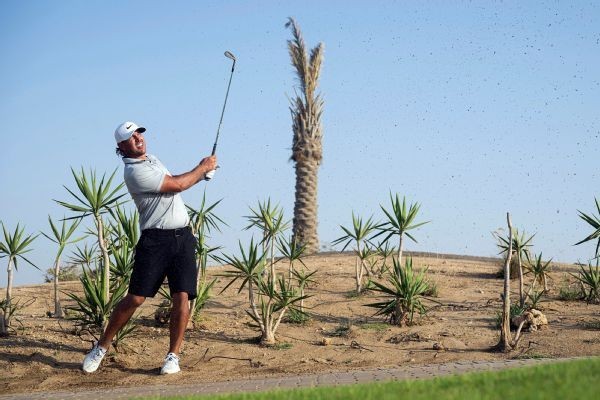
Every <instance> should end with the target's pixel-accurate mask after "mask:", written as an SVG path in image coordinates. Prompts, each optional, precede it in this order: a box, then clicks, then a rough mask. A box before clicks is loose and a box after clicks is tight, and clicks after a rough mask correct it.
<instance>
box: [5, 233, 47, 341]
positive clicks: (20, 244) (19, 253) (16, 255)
mask: <svg viewBox="0 0 600 400" xmlns="http://www.w3.org/2000/svg"><path fill="white" fill-rule="evenodd" d="M1 224H2V232H3V234H4V239H3V240H2V241H1V242H0V258H4V257H7V258H8V265H7V267H6V272H7V283H6V297H5V300H4V306H3V313H2V316H0V335H6V334H8V327H9V326H10V320H11V317H12V316H13V315H14V312H13V311H12V310H11V299H12V286H13V266H14V267H15V270H18V261H19V260H23V261H25V262H26V263H28V264H29V265H31V266H33V267H35V268H37V269H39V268H38V267H37V266H36V265H35V264H34V263H32V262H31V261H29V260H28V259H27V257H25V254H27V253H29V252H30V251H31V250H33V249H31V244H32V243H33V241H34V240H35V238H37V237H38V235H35V236H34V235H28V236H25V228H24V227H21V226H20V225H19V224H17V227H16V228H15V230H14V232H12V233H11V232H10V231H8V230H7V229H6V226H5V225H4V223H1Z"/></svg>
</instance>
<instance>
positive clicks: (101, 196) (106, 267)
mask: <svg viewBox="0 0 600 400" xmlns="http://www.w3.org/2000/svg"><path fill="white" fill-rule="evenodd" d="M116 172H117V170H116V169H115V170H114V171H113V173H112V174H111V175H110V177H109V178H108V179H106V177H105V175H104V174H103V175H102V177H101V178H100V180H98V179H97V177H96V172H95V171H90V172H89V174H87V173H86V172H85V171H84V169H83V168H81V172H79V173H78V172H75V170H74V169H73V168H71V173H72V174H73V178H74V179H75V183H76V185H77V189H78V191H79V193H78V194H76V193H75V192H74V191H72V190H71V189H69V188H68V187H66V186H64V188H65V189H66V190H67V192H69V193H70V194H71V195H72V196H73V197H74V198H75V199H76V200H77V202H78V203H76V204H71V203H67V202H64V201H59V200H55V201H56V202H57V203H58V204H60V205H61V206H63V207H66V208H67V209H69V210H71V211H73V212H75V213H77V214H78V215H77V216H76V217H72V218H73V219H75V218H85V217H87V216H92V217H93V218H94V224H95V228H96V232H95V233H96V237H97V238H98V247H99V248H100V251H101V253H102V269H103V270H102V273H103V274H104V278H103V279H102V282H103V284H104V288H103V290H104V293H103V297H104V298H108V297H109V291H110V286H109V285H110V260H109V245H108V243H107V240H106V239H107V238H106V237H105V229H104V225H105V223H104V221H103V219H102V215H103V214H104V213H106V212H108V211H109V210H110V209H111V208H113V207H116V206H118V204H119V203H118V202H119V200H120V199H121V198H122V197H123V196H125V193H122V194H119V191H120V190H121V189H122V188H123V186H124V185H125V183H121V184H119V185H117V186H116V187H115V188H113V187H112V181H113V178H114V177H115V173H116Z"/></svg>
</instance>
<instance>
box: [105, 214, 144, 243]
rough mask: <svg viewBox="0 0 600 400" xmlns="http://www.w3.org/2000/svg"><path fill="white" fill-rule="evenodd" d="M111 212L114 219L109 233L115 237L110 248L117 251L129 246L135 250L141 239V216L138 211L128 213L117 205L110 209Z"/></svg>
mask: <svg viewBox="0 0 600 400" xmlns="http://www.w3.org/2000/svg"><path fill="white" fill-rule="evenodd" d="M109 212H110V215H111V216H112V219H113V221H111V222H110V224H109V228H110V229H109V231H110V232H112V233H113V235H114V237H113V239H112V241H111V246H110V247H112V249H117V248H119V247H122V246H127V247H129V248H131V249H134V248H135V245H136V244H137V242H138V240H139V238H140V221H139V220H140V215H139V213H138V212H137V210H133V211H131V212H129V213H127V212H126V211H125V210H123V208H122V207H121V206H120V205H117V206H115V207H113V208H109ZM109 250H110V249H109Z"/></svg>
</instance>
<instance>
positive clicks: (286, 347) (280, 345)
mask: <svg viewBox="0 0 600 400" xmlns="http://www.w3.org/2000/svg"><path fill="white" fill-rule="evenodd" d="M269 347H270V348H271V349H273V350H289V349H291V348H292V347H294V345H293V344H292V343H288V342H280V343H275V344H274V345H272V346H269Z"/></svg>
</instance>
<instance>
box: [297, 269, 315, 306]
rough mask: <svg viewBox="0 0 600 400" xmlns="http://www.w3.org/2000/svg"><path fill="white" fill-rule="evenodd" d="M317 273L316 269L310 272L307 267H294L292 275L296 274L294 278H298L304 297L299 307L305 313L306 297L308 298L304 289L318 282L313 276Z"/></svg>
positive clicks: (301, 293) (301, 294) (299, 288)
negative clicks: (299, 268)
mask: <svg viewBox="0 0 600 400" xmlns="http://www.w3.org/2000/svg"><path fill="white" fill-rule="evenodd" d="M316 273H317V271H316V270H315V271H311V272H308V271H306V270H305V269H301V270H298V269H295V268H294V269H293V270H292V275H293V276H294V278H295V279H296V282H297V283H298V290H299V291H300V297H302V299H301V300H300V308H299V311H300V312H302V313H304V299H305V298H306V296H305V293H304V289H305V288H307V287H309V286H310V285H312V284H314V283H315V282H316V281H315V280H314V279H313V276H314V275H315V274H316Z"/></svg>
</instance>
